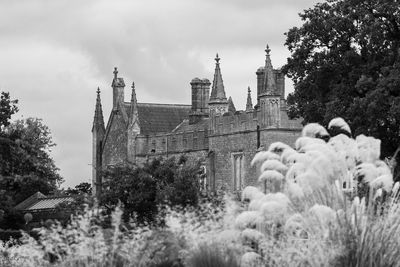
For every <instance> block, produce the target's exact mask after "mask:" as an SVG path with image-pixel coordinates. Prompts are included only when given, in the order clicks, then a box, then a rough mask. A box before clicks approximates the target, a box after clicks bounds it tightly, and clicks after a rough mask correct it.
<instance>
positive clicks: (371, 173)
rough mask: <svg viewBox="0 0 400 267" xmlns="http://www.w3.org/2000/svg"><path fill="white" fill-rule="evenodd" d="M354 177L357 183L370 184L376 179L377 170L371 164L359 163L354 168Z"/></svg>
mask: <svg viewBox="0 0 400 267" xmlns="http://www.w3.org/2000/svg"><path fill="white" fill-rule="evenodd" d="M354 175H355V177H356V178H357V179H358V180H359V181H361V180H363V181H365V182H366V183H370V182H372V181H373V180H375V179H376V178H377V177H378V170H377V168H376V166H375V165H374V164H372V163H361V164H360V165H358V166H357V167H356V169H355V173H354Z"/></svg>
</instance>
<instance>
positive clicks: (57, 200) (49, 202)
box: [24, 197, 74, 210]
mask: <svg viewBox="0 0 400 267" xmlns="http://www.w3.org/2000/svg"><path fill="white" fill-rule="evenodd" d="M73 201H74V198H73V197H47V198H43V199H40V200H39V201H38V202H36V203H34V204H33V205H32V206H30V207H27V208H25V209H24V210H46V209H55V208H56V206H57V205H58V204H61V203H70V202H73Z"/></svg>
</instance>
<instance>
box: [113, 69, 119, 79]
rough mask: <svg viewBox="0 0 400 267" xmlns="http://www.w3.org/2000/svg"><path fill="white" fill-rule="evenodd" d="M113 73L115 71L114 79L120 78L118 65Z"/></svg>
mask: <svg viewBox="0 0 400 267" xmlns="http://www.w3.org/2000/svg"><path fill="white" fill-rule="evenodd" d="M113 73H114V79H117V78H118V69H117V67H114V71H113Z"/></svg>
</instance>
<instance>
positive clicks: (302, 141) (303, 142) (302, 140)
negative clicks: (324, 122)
mask: <svg viewBox="0 0 400 267" xmlns="http://www.w3.org/2000/svg"><path fill="white" fill-rule="evenodd" d="M312 144H326V143H325V141H324V140H322V139H319V138H314V137H309V136H301V137H299V138H297V140H296V142H295V145H294V146H295V148H296V150H300V149H302V148H303V147H305V146H308V145H312Z"/></svg>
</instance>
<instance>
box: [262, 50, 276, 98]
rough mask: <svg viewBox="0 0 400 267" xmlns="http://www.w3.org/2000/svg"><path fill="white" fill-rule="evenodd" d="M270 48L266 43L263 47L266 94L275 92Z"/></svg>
mask: <svg viewBox="0 0 400 267" xmlns="http://www.w3.org/2000/svg"><path fill="white" fill-rule="evenodd" d="M270 52H271V49H270V48H269V46H268V45H267V47H266V48H265V53H266V55H265V68H264V86H263V87H264V90H265V93H266V94H267V95H274V94H276V84H275V77H274V73H273V67H272V63H271V58H270Z"/></svg>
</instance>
